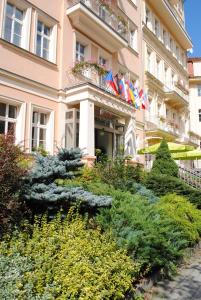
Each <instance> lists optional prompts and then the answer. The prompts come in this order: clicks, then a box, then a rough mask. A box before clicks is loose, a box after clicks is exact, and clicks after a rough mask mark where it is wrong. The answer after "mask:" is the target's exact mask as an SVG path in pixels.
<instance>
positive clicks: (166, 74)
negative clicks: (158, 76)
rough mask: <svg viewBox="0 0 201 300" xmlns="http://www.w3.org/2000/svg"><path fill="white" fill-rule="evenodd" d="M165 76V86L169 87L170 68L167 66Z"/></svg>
mask: <svg viewBox="0 0 201 300" xmlns="http://www.w3.org/2000/svg"><path fill="white" fill-rule="evenodd" d="M164 75H165V85H166V86H168V67H167V66H165V68H164Z"/></svg>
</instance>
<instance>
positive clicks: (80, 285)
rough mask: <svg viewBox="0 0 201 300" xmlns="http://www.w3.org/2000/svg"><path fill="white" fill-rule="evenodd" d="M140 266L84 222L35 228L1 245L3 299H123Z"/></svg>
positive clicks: (0, 290) (68, 221) (67, 221)
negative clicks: (30, 232)
mask: <svg viewBox="0 0 201 300" xmlns="http://www.w3.org/2000/svg"><path fill="white" fill-rule="evenodd" d="M138 272H139V265H138V264H137V263H133V262H132V261H131V259H130V258H129V257H128V256H126V253H125V251H124V250H118V248H117V246H116V244H115V242H114V241H113V240H112V239H111V237H110V236H109V235H108V234H101V233H100V231H99V230H98V229H96V230H92V229H90V228H88V229H87V222H86V220H85V221H83V220H82V219H80V217H78V216H77V217H76V218H73V219H72V220H71V219H70V216H68V218H66V219H65V220H64V221H63V222H62V221H61V219H60V217H57V218H56V219H54V220H53V221H52V222H50V223H47V222H46V220H45V219H42V223H41V225H39V223H38V222H36V223H35V224H34V227H33V232H32V234H28V232H27V231H26V232H23V233H22V232H21V233H18V234H15V235H13V237H12V238H11V240H8V241H5V242H4V243H2V244H1V246H0V279H1V280H0V298H1V299H3V298H4V296H5V295H7V297H6V299H8V300H9V299H44V300H45V299H92V300H94V299H97V300H98V299H123V298H124V294H125V293H126V292H127V291H129V290H130V289H131V283H132V281H133V280H134V279H135V277H136V276H137V275H138Z"/></svg>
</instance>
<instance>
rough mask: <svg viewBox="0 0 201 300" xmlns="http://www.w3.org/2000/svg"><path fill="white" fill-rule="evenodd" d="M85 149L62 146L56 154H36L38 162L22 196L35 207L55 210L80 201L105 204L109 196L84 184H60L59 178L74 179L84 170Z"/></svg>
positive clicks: (88, 203) (35, 208) (81, 203)
mask: <svg viewBox="0 0 201 300" xmlns="http://www.w3.org/2000/svg"><path fill="white" fill-rule="evenodd" d="M81 157H82V153H81V151H80V150H79V149H74V150H73V149H71V150H67V149H61V150H60V151H59V152H58V154H57V155H54V156H47V157H44V156H41V155H37V156H36V161H35V165H34V166H33V168H32V169H31V171H30V172H29V175H28V176H27V178H26V181H25V186H24V189H23V193H22V197H23V198H24V199H25V200H26V201H27V203H28V204H29V205H30V206H31V208H32V209H33V210H36V212H37V211H40V212H42V211H45V210H46V209H48V210H49V211H50V212H51V213H53V212H54V213H55V211H58V209H60V208H61V207H63V208H65V209H69V207H70V205H72V204H76V203H78V202H79V204H80V206H81V207H86V208H88V207H89V208H90V207H92V208H94V207H102V206H103V207H104V206H108V205H110V204H111V198H110V197H106V196H105V197H104V196H99V197H98V196H95V195H93V194H91V193H90V192H87V191H85V190H84V189H83V188H81V187H79V186H78V187H76V186H74V187H72V188H70V187H66V186H58V184H57V182H58V180H62V179H68V180H71V179H74V178H76V177H78V176H80V175H81V174H82V167H83V162H82V161H81Z"/></svg>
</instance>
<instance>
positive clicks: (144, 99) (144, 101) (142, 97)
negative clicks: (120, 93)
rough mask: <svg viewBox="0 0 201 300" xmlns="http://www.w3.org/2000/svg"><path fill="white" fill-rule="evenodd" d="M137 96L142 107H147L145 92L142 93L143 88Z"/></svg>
mask: <svg viewBox="0 0 201 300" xmlns="http://www.w3.org/2000/svg"><path fill="white" fill-rule="evenodd" d="M139 97H140V100H141V105H142V109H148V105H149V103H148V98H147V94H146V93H144V91H143V89H141V90H140V92H139Z"/></svg>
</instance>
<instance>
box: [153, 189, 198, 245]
mask: <svg viewBox="0 0 201 300" xmlns="http://www.w3.org/2000/svg"><path fill="white" fill-rule="evenodd" d="M156 208H157V209H158V210H159V213H160V215H161V216H162V217H168V218H170V219H171V222H172V223H175V227H178V228H179V229H180V230H181V232H182V235H183V236H184V237H185V238H186V239H187V240H188V241H189V244H195V242H197V241H199V238H200V235H201V212H200V210H198V209H196V208H195V206H194V205H193V204H191V203H190V202H189V201H187V199H186V198H184V197H182V196H178V195H176V194H169V195H166V196H163V197H161V199H160V201H159V202H158V203H157V204H156Z"/></svg>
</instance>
